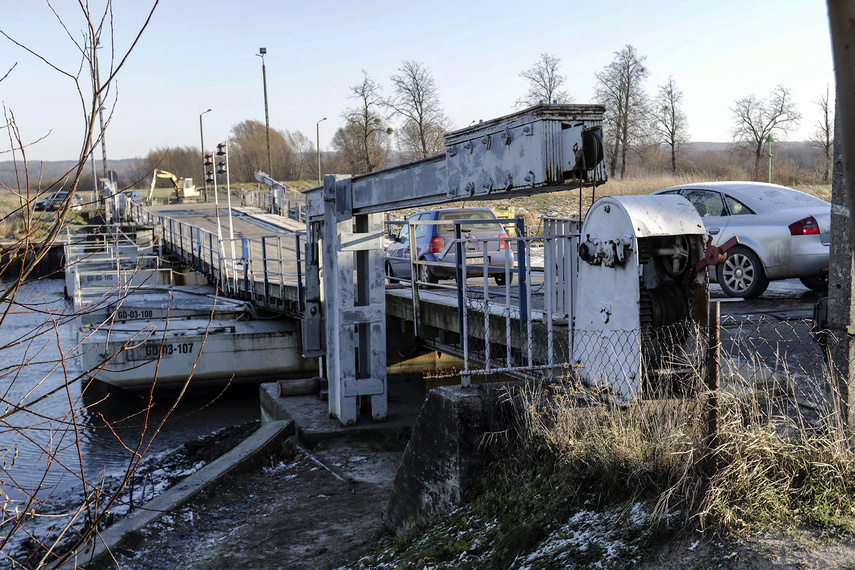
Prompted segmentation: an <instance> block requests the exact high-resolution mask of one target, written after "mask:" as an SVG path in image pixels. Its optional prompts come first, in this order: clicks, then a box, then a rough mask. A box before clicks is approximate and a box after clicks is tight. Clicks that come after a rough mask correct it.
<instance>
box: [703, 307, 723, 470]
mask: <svg viewBox="0 0 855 570" xmlns="http://www.w3.org/2000/svg"><path fill="white" fill-rule="evenodd" d="M720 320H721V306H720V302H719V301H711V302H710V318H709V333H708V335H707V363H706V364H707V378H706V381H707V438H708V439H707V441H708V442H709V443H708V447H707V449H708V450H709V451H712V452H714V451H715V450H716V449H717V448H718V445H719V441H718V403H719V402H718V396H719V388H720V384H721V363H720V361H719V356H720V354H721V329H720V325H721V323H720ZM709 460H710V463H709V469H710V471H711V472H714V471H715V469H716V467H717V460H716V458H715V455H713V454H711V455H710V456H709Z"/></svg>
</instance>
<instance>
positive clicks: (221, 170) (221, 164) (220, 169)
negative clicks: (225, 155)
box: [217, 162, 226, 174]
mask: <svg viewBox="0 0 855 570" xmlns="http://www.w3.org/2000/svg"><path fill="white" fill-rule="evenodd" d="M225 173H226V163H225V162H218V163H217V174H225Z"/></svg>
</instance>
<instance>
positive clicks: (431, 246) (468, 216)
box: [386, 208, 514, 285]
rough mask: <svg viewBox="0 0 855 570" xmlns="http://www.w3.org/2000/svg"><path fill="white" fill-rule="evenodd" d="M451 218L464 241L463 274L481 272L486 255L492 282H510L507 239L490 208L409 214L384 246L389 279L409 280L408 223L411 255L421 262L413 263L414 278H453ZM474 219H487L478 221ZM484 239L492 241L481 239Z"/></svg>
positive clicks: (432, 280) (454, 252)
mask: <svg viewBox="0 0 855 570" xmlns="http://www.w3.org/2000/svg"><path fill="white" fill-rule="evenodd" d="M455 220H459V221H461V222H462V223H461V224H460V230H461V239H463V240H465V241H464V243H463V247H464V250H465V252H466V253H465V255H466V268H467V275H469V276H473V275H483V273H484V260H485V257H486V261H487V265H488V268H487V273H488V274H489V275H491V276H492V277H493V279H495V281H496V284H498V285H504V284H505V283H506V282H507V281H508V279H510V281H511V282H512V281H513V273H511V271H510V270H511V269H512V268H513V264H514V255H513V252H512V251H511V247H510V242H509V241H507V238H508V234H507V233H506V232H505V229H504V228H503V227H502V224H501V223H500V222H499V221H498V219H497V218H496V215H495V214H494V213H493V212H492V210H489V209H487V208H450V209H444V210H428V211H425V212H418V213H416V214H413V215H411V216H410V217H409V218H407V222H408V223H407V224H405V225H404V226H402V227H401V231H400V233H399V234H398V237H397V238H396V239H395V241H394V242H393V243H392V244H391V245H389V247H387V248H386V276H387V277H389V278H390V279H395V278H402V279H411V273H412V271H411V269H410V268H411V265H410V247H411V244H412V242H413V240H412V236H411V235H410V229H411V228H410V223H409V222H414V226H413V228H414V231H415V250H416V251H415V258H416V260H417V261H423V262H425V263H421V264H418V265H417V267H418V271H419V276H418V280H419V281H423V282H426V283H436V282H437V281H439V280H440V279H451V278H454V276H455V273H456V266H457V246H456V244H455V243H454V225H455V223H454V222H455ZM475 220H486V221H487V222H481V223H478V222H475ZM489 221H493V223H489ZM494 238H501V239H494ZM485 239H491V240H492V241H487V242H485V241H484V240H485ZM485 243H486V248H485ZM485 249H486V250H485ZM506 268H507V271H506Z"/></svg>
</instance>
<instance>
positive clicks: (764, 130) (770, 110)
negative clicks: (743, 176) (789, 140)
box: [730, 85, 802, 180]
mask: <svg viewBox="0 0 855 570" xmlns="http://www.w3.org/2000/svg"><path fill="white" fill-rule="evenodd" d="M730 110H731V112H732V113H733V118H734V124H733V131H732V134H733V141H734V142H735V143H737V144H740V145H742V146H745V147H747V148H748V149H750V151H751V153H752V154H753V156H754V179H755V180H757V179H758V177H759V175H760V161H761V159H762V158H763V154H764V151H765V150H766V148H767V147H766V145H767V144H768V143H767V140H768V138H769V137H770V136H772V135H775V136H776V137H777V136H781V135H784V134H786V133H787V132H789V131H790V129H792V128H795V127H796V126H798V124H799V121H801V118H802V115H801V113H799V112H798V110H797V109H796V105H795V103H794V102H793V100H792V98H791V97H790V92H789V91H788V90H787V88H786V87H784V86H783V85H778V86H777V87H775V89H774V90H773V91H772V93H771V94H770V95H769V98H768V99H758V98H757V97H755V96H754V95H753V94H752V95H749V96H748V97H743V98H742V99H737V100H736V102H735V104H734V106H733V107H731V108H730ZM774 138H775V137H773V139H774Z"/></svg>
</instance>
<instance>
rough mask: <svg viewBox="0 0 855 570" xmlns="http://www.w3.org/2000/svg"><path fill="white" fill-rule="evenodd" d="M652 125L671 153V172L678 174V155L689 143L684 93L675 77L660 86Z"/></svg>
mask: <svg viewBox="0 0 855 570" xmlns="http://www.w3.org/2000/svg"><path fill="white" fill-rule="evenodd" d="M650 118H651V123H652V125H653V128H654V130H655V132H656V134H657V135H658V137H659V140H658V141H657V142H659V143H660V144H665V145H666V146H667V147H668V148H669V150H670V151H671V152H670V154H671V172H677V153H678V152H679V151H680V148H681V147H682V146H683V145H684V144H686V143H688V142H689V133H688V125H687V119H686V114H685V113H684V112H683V92H682V91H680V90H679V89H678V88H677V83H676V82H675V81H674V78H673V77H669V78H668V82H667V83H665V85H660V86H659V93H658V94H657V96H656V100H655V101H654V102H653V112H652V113H651V117H650Z"/></svg>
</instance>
